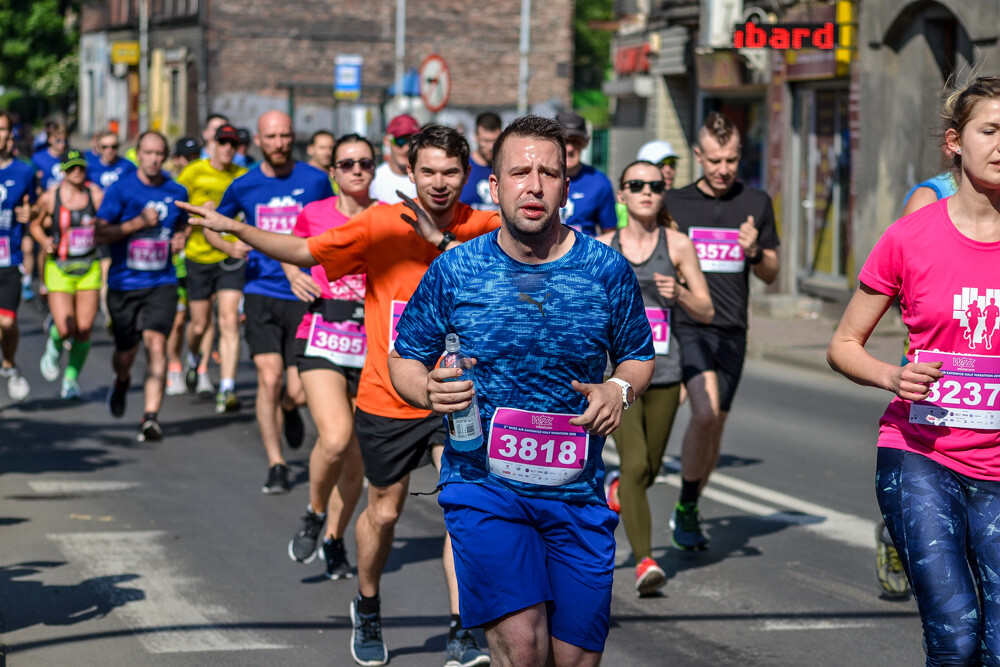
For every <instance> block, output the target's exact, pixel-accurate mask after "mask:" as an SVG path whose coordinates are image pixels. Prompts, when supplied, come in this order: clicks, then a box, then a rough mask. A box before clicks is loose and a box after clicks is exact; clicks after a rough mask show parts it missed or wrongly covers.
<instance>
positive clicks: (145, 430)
mask: <svg viewBox="0 0 1000 667" xmlns="http://www.w3.org/2000/svg"><path fill="white" fill-rule="evenodd" d="M135 439H136V440H138V441H139V442H159V441H160V440H163V429H162V428H160V422H158V421H156V418H154V417H150V418H149V419H147V420H145V421H144V422H142V426H140V427H139V435H137V436H135Z"/></svg>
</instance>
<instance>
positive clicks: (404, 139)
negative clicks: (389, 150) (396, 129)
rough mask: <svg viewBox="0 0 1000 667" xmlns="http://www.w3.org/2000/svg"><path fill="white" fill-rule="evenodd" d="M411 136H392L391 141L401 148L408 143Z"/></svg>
mask: <svg viewBox="0 0 1000 667" xmlns="http://www.w3.org/2000/svg"><path fill="white" fill-rule="evenodd" d="M412 138H413V135H412V134H404V135H403V136H401V137H393V138H392V143H394V144H396V145H397V146H399V147H400V148H402V147H403V146H405V145H406V144H408V143H410V139H412Z"/></svg>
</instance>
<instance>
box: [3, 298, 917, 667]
mask: <svg viewBox="0 0 1000 667" xmlns="http://www.w3.org/2000/svg"><path fill="white" fill-rule="evenodd" d="M22 321H23V334H22V343H21V351H20V353H19V362H20V364H21V366H22V367H23V368H24V369H25V372H26V374H27V376H28V378H29V380H30V381H31V383H32V394H31V396H30V397H29V399H28V400H27V401H26V402H25V403H22V404H19V405H12V404H11V403H10V402H9V401H8V400H7V397H6V394H5V392H4V391H3V389H0V641H2V643H3V647H4V648H3V651H4V652H5V653H6V660H7V664H8V665H19V666H20V665H60V666H62V665H67V664H101V665H129V666H131V665H171V666H173V665H203V664H211V665H265V664H266V665H275V664H278V665H284V664H288V665H299V664H332V665H349V664H351V658H350V653H349V651H348V642H349V637H350V621H349V618H348V616H347V608H348V603H349V601H350V599H351V597H352V596H353V595H354V593H355V591H356V587H355V585H354V583H353V582H351V581H340V582H330V581H328V580H326V579H325V578H324V577H323V576H322V568H323V566H322V564H321V563H319V562H313V563H311V564H308V565H302V564H296V563H293V562H291V561H290V560H289V559H288V556H287V554H286V545H287V541H288V539H289V537H291V535H292V533H293V532H294V531H295V529H296V527H297V525H298V518H299V516H300V515H301V514H302V512H303V510H304V507H305V504H306V502H307V488H306V486H307V472H306V463H307V460H308V446H307V447H304V448H303V449H301V450H299V451H296V452H291V453H290V454H289V463H290V467H291V469H292V474H293V480H294V482H295V486H294V488H293V490H292V493H291V494H289V495H287V496H278V497H275V496H264V495H262V494H261V493H260V486H261V484H262V483H263V482H264V478H265V474H266V459H265V457H264V452H263V447H262V446H261V445H260V442H259V438H258V435H257V431H256V425H255V423H254V420H253V416H252V410H251V409H248V408H245V409H244V411H243V412H242V413H240V414H237V415H225V416H218V415H215V414H214V411H213V405H212V404H211V403H210V402H207V401H201V400H199V399H197V398H195V397H190V396H181V397H168V398H167V400H166V403H165V406H164V408H163V410H162V413H161V415H162V422H163V427H164V435H165V439H164V441H163V442H162V443H158V444H140V443H137V442H136V440H135V433H136V430H137V427H138V422H139V418H140V416H141V394H140V393H139V390H138V389H135V388H134V389H133V390H132V391H131V393H130V394H129V401H130V403H129V407H128V410H127V413H126V416H125V418H124V419H122V420H114V419H112V418H111V417H110V416H109V415H108V412H107V409H106V407H105V405H104V396H105V392H106V389H107V386H108V384H109V382H110V377H111V373H110V362H109V357H110V352H111V343H110V339H109V337H108V336H107V335H106V333H104V332H103V331H102V332H100V333H98V334H97V336H96V342H95V345H94V347H93V350H92V353H91V358H90V361H89V362H88V365H87V367H86V368H85V370H84V374H83V377H82V378H81V385H82V387H83V389H84V393H85V399H86V400H85V401H83V402H79V403H72V404H66V403H64V402H63V401H61V400H60V399H59V397H58V383H53V384H49V383H46V382H44V381H43V380H42V378H41V376H40V375H39V372H38V369H37V360H38V358H39V355H40V354H41V350H42V343H43V339H42V336H41V328H40V321H41V318H40V316H39V314H38V313H37V311H35V310H33V309H32V308H31V306H27V307H24V308H22ZM244 354H245V353H244ZM213 373H214V374H215V375H216V376H217V369H213ZM253 383H254V379H253V371H252V366H251V365H250V363H249V361H245V362H244V363H243V365H242V366H241V370H240V376H239V378H238V387H237V390H238V393H240V394H241V395H242V396H243V398H244V402H245V404H247V405H249V404H250V403H251V401H252V395H253V390H254V386H253ZM887 400H888V396H886V395H883V394H882V393H880V392H878V391H876V390H867V389H861V388H857V387H853V386H851V385H849V384H848V383H847V382H846V381H843V380H841V379H839V378H836V377H834V376H833V375H832V374H822V373H818V372H816V371H802V370H797V369H794V368H790V367H788V366H783V365H776V364H768V363H764V362H751V363H750V364H749V365H748V368H747V371H746V373H745V375H744V381H743V384H742V386H741V389H740V392H739V395H738V396H737V400H736V404H735V406H734V409H733V412H732V415H731V417H730V421H729V425H728V429H727V432H726V436H725V439H724V444H723V459H722V462H721V465H720V468H719V470H718V473H717V474H716V475H715V476H714V477H713V481H712V483H711V484H710V486H709V488H708V490H707V493H706V496H705V498H704V499H703V501H702V504H701V510H702V514H703V517H704V519H705V521H706V526H707V530H708V532H709V535H710V537H711V540H712V542H711V548H710V550H708V551H706V552H703V553H698V554H683V553H679V552H676V551H673V550H671V549H670V548H668V544H669V540H668V535H667V532H666V530H667V529H666V522H667V519H668V515H669V511H670V508H671V507H672V506H673V503H674V501H675V499H676V496H677V475H676V473H675V472H671V464H672V462H671V461H670V460H668V461H666V462H665V467H664V475H663V477H662V478H661V480H660V483H658V484H656V485H655V486H654V487H652V488H651V489H650V499H651V502H652V504H653V507H654V534H653V547H654V557H656V558H657V559H658V561H659V562H660V564H661V565H662V566H663V567H664V569H665V570H666V571H667V575H668V583H667V585H666V587H665V588H664V594H663V595H662V596H661V597H658V598H653V599H638V598H636V597H635V595H634V593H633V588H632V584H633V581H634V574H633V571H634V569H633V568H634V563H633V562H632V560H631V556H630V550H629V548H628V542H627V540H626V539H625V534H624V530H622V529H621V528H619V530H618V537H619V547H618V558H617V561H618V564H619V568H618V570H617V573H616V581H615V595H614V601H613V619H612V630H611V635H610V638H609V640H608V646H607V651H606V653H605V660H604V664H606V665H630V666H643V665H803V664H810V665H838V666H839V665H868V664H888V665H915V664H921V663H922V652H921V648H920V646H921V644H920V627H919V625H920V624H919V619H918V617H917V615H916V608H915V605H914V604H913V602H912V601H904V602H891V601H886V600H882V599H880V598H879V597H878V592H877V589H876V581H875V575H874V537H873V531H874V524H875V521H876V520H877V509H876V505H875V499H874V492H873V477H874V458H875V446H874V439H875V431H876V424H877V419H878V416H879V415H880V413H881V411H882V409H883V408H884V405H885V403H886V402H887ZM686 421H687V413H686V410H685V409H684V408H682V413H681V416H680V418H679V419H678V423H677V424H676V426H675V432H674V436H673V437H672V439H671V443H670V447H669V449H668V454H673V455H676V454H677V452H678V451H679V443H680V434H681V432H682V429H683V427H684V424H685V423H686ZM314 433H315V431H314V429H312V428H311V424H310V430H309V435H307V441H308V440H309V439H310V438H311V437H312V436H313V435H314ZM605 458H606V461H607V462H608V464H609V465H614V464H615V463H616V455H615V452H614V450H613V449H611V448H609V449H608V450H607V452H606V456H605ZM434 484H435V477H434V475H433V474H432V472H431V470H429V469H423V470H420V471H418V472H417V473H416V474H415V475H414V478H413V483H412V490H430V489H432V488H433V486H434ZM443 530H444V528H443V522H442V520H441V514H440V510H439V508H438V507H437V504H436V502H435V500H434V498H433V497H431V496H414V497H411V498H410V499H409V501H408V503H407V507H406V510H405V513H404V515H403V518H402V520H401V521H400V523H399V526H398V530H397V534H396V541H395V543H394V549H393V553H392V556H391V557H390V560H389V564H388V568H387V572H386V575H385V577H384V580H383V587H382V600H383V602H382V608H383V616H384V622H385V626H384V635H385V638H386V641H387V643H388V645H389V649H390V657H391V660H392V664H396V665H417V666H423V665H441V664H443V662H444V659H445V655H444V650H445V641H446V637H447V619H448V607H447V599H446V595H445V590H444V578H443V574H442V572H441V566H440V553H441V548H442V535H443ZM348 545H349V546H348V549H349V553H350V554H351V559H352V562H354V557H353V550H354V543H353V531H351V533H350V534H349V535H348ZM483 576H484V577H488V576H489V573H483ZM2 662H3V659H2V658H0V664H2Z"/></svg>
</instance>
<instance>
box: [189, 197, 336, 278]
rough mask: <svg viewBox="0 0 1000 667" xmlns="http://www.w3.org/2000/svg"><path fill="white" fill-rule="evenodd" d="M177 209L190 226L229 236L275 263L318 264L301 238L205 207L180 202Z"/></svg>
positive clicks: (308, 265) (304, 265)
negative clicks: (189, 215)
mask: <svg viewBox="0 0 1000 667" xmlns="http://www.w3.org/2000/svg"><path fill="white" fill-rule="evenodd" d="M177 206H178V207H179V208H181V209H183V210H185V211H187V212H188V213H190V214H191V216H192V217H191V218H190V219H189V222H190V224H192V225H201V226H202V227H203V228H204V229H211V230H212V231H215V232H218V233H220V234H232V235H233V236H235V237H236V238H238V239H239V240H241V241H243V242H244V243H246V244H247V245H249V246H251V247H252V248H256V249H257V250H259V251H261V252H262V253H264V254H265V255H267V256H268V257H271V258H273V259H276V260H278V261H279V262H284V263H286V264H294V265H295V266H301V267H305V268H309V267H311V266H316V264H317V263H318V262H317V261H316V259H315V258H314V257H313V256H312V253H310V252H309V244H308V242H307V241H306V239H304V238H302V237H301V236H295V235H294V234H276V233H274V232H265V231H264V230H262V229H258V228H256V227H254V226H253V225H248V224H245V223H242V222H240V221H239V220H234V219H232V218H227V217H226V216H224V215H222V214H221V213H219V212H217V211H215V210H213V209H211V208H207V207H205V206H193V205H192V204H189V203H187V202H180V201H179V202H177Z"/></svg>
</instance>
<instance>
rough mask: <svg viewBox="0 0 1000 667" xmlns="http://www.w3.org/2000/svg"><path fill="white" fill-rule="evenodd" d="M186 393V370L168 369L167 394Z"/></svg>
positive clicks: (177, 394)
mask: <svg viewBox="0 0 1000 667" xmlns="http://www.w3.org/2000/svg"><path fill="white" fill-rule="evenodd" d="M186 393H187V385H185V384H184V371H167V396H182V395H184V394H186Z"/></svg>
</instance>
